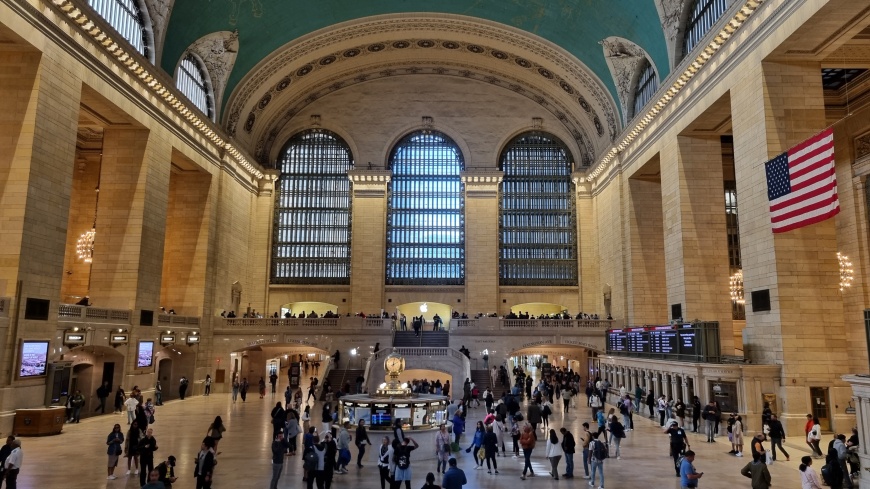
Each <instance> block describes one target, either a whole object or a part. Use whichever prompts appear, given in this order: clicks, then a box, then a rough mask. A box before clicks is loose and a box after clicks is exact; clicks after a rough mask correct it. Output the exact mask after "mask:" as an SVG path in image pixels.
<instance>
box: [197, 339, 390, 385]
mask: <svg viewBox="0 0 870 489" xmlns="http://www.w3.org/2000/svg"><path fill="white" fill-rule="evenodd" d="M324 346H325V345H324ZM371 346H372V347H373V346H374V345H371ZM329 355H330V352H329V351H327V350H326V349H325V348H320V347H319V346H314V345H306V344H299V343H264V344H259V345H251V346H248V347H245V348H240V349H238V350H236V351H233V352H231V353H230V365H229V366H228V368H229V369H230V375H229V378H228V380H227V383H232V380H233V379H236V378H238V379H239V380H242V379H247V380H248V383H249V384H250V385H251V386H252V388H253V389H254V390H256V385H257V382H259V380H260V377H263V379H264V380H265V381H266V383H267V385H268V383H269V375H270V374H271V372H272V369H274V371H275V373H276V374H277V375H278V379H277V382H276V386H277V387H276V390H277V391H278V393H281V392H283V391H284V389H285V388H286V387H287V386H288V385H290V387H291V389H292V390H295V389H297V388H299V387H302V388H303V390H304V389H305V388H307V386H308V382H309V378H310V377H314V376H316V375H319V374H322V373H323V372H324V371H325V369H326V367H327V365H328V364H329ZM294 369H295V370H294ZM213 389H214V388H213Z"/></svg>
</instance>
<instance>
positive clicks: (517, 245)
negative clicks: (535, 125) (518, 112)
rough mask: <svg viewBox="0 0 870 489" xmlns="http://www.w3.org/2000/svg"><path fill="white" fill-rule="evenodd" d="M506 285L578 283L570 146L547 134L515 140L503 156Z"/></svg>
mask: <svg viewBox="0 0 870 489" xmlns="http://www.w3.org/2000/svg"><path fill="white" fill-rule="evenodd" d="M500 166H501V170H502V171H503V172H504V180H503V183H502V188H501V209H500V216H499V240H500V250H501V252H500V255H499V279H500V283H501V285H577V232H576V229H577V228H576V222H577V218H576V209H575V206H574V195H573V192H574V184H573V182H572V181H571V162H570V160H569V157H568V150H567V149H566V148H565V146H564V145H563V144H562V142H561V141H559V140H558V139H556V138H555V137H554V136H552V135H549V134H545V133H538V132H535V133H527V134H523V135H521V136H519V137H517V138H516V139H514V140H513V141H512V142H511V143H510V144H508V146H507V148H506V149H505V150H504V152H503V153H502V156H501V160H500Z"/></svg>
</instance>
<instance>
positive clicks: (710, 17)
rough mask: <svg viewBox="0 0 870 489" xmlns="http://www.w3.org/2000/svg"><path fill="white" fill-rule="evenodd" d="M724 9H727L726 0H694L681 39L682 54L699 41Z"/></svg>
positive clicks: (714, 23) (690, 49) (686, 52)
mask: <svg viewBox="0 0 870 489" xmlns="http://www.w3.org/2000/svg"><path fill="white" fill-rule="evenodd" d="M726 10H728V0H695V2H694V4H693V5H692V10H691V13H690V14H689V20H688V22H686V31H685V32H686V36H685V38H684V39H683V54H684V55H685V54H688V53H690V52H691V51H692V49H694V48H695V46H697V45H698V43H699V42H701V39H703V38H704V36H706V35H707V32H709V31H710V29H712V28H713V26H714V25H716V22H717V21H718V20H719V17H722V14H724V13H725V11H726Z"/></svg>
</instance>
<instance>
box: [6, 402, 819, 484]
mask: <svg viewBox="0 0 870 489" xmlns="http://www.w3.org/2000/svg"><path fill="white" fill-rule="evenodd" d="M277 400H279V397H277V396H276V397H271V396H270V395H267V396H266V398H265V399H259V398H258V396H257V395H253V396H249V397H248V401H247V402H246V403H244V404H243V403H242V402H241V400H239V402H237V403H235V404H233V403H232V400H231V398H230V396H229V395H228V394H213V395H211V396H209V397H201V396H197V397H189V398H187V399H186V400H184V401H172V402H168V403H166V404H165V405H164V406H162V407H160V408H159V410H158V411H157V415H156V420H157V422H156V424H154V425H153V428H154V433H155V437H156V438H157V440H158V445H159V447H160V448H159V450H158V452H157V453H156V454H155V455H156V456H155V458H156V459H157V460H164V459H165V458H166V457H168V456H169V455H175V456H176V457H177V458H178V465H177V467H176V469H177V470H176V473H177V475H179V476H180V479H179V481H178V483H176V484H175V485H174V487H176V488H181V489H184V488H192V487H195V480H194V478H193V476H192V474H193V467H194V463H193V460H194V456H195V454H196V452H197V451H198V450H199V445H200V442H201V441H202V438H203V436H205V433H206V429H207V428H208V425H209V424H210V422H211V421H212V420H213V419H214V417H215V416H216V415H220V416H222V417H223V419H224V422H225V424H226V426H227V432H226V434H225V435H224V439H223V441H222V442H221V444H220V451H221V452H222V453H221V455H220V457H219V462H220V463H219V464H218V467H217V470H216V475H215V482H214V486H213V487H215V488H217V489H221V488H242V487H246V488H267V487H268V486H269V480H270V478H271V470H272V469H271V461H270V448H269V444H270V435H271V427H270V425H269V412H270V410H271V409H272V407H274V406H275V402H276V401H277ZM281 400H283V399H281ZM319 411H320V409H319V406H318V407H316V408H315V409H313V410H312V412H315V413H319ZM483 411H484V410H483V409H472V411H471V413H470V415H469V422H471V420H473V419H478V418H480V417H482V415H483ZM589 417H590V412H589V410H588V409H587V408H585V407H584V408H583V409H573V410H572V412H570V413H569V414H567V415H563V414H562V413H557V414H555V415H554V416H552V417H551V420H550V426H551V428H555V429H557V430H558V429H559V428H560V427H562V426H567V427H568V429H569V430H571V431H572V432H573V433H574V434H575V435H576V434H577V433H578V432H579V431H580V425H581V423H582V422H583V421H589V420H588V419H587V418H589ZM114 423H121V424H122V426H123V427H124V431H125V432H126V429H127V428H126V416H122V415H120V414H118V415H104V416H97V417H93V418H89V419H86V420H84V421H82V422H81V423H80V424H71V425H66V427H65V428H64V431H63V433H62V434H61V435H58V436H50V437H40V438H23V439H22V441H23V450H24V465H23V468H22V471H21V474H20V476H19V479H18V480H19V487H20V488H27V489H30V488H33V489H36V488H40V489H42V488H64V489H76V488H82V489H84V488H87V489H95V488H127V489H129V488H134V487H136V488H138V487H139V485H138V482H139V479H138V477H134V476H132V475H131V476H129V477H125V476H124V472H125V471H126V467H122V466H121V465H120V463H119V467H118V469H117V470H116V475H118V476H119V478H118V479H117V480H114V481H108V480H106V468H105V465H106V455H105V453H106V445H105V440H106V436H107V435H108V433H109V432H110V431H111V429H112V425H113V424H114ZM300 439H301V437H300ZM374 439H375V438H373V440H374ZM827 442H828V437H827V436H826V437H825V440H824V444H827ZM690 443H691V446H692V449H693V450H694V451H695V452H696V454H697V455H696V459H695V466H696V468H697V470H698V471H702V472H704V473H705V475H704V477H703V478H702V479H701V484H700V487H701V488H703V489H725V488H728V489H731V488H735V487H750V484H749V480H748V479H746V478H744V477H742V476H741V475H740V469H741V468H742V467H743V466H744V465H745V464H746V463H747V462H748V460H747V459H746V458H736V457H734V456H731V455H728V453H727V452H728V450H730V446H729V444H728V442H727V438H725V437H723V438H722V439H721V440H720V441H719V442H718V443H706V438H705V437H703V436H702V435H695V434H690ZM543 447H544V444H543V440H542V442H541V443H540V444H539V446H538V448H537V449H536V450H535V453H534V455H533V462H534V467H535V472H536V473H538V474H540V475H539V476H538V477H534V478H529V479H528V480H526V481H521V480H520V477H519V476H520V472H521V470H522V458H520V459H513V458H511V457H510V456H508V457H507V458H499V459H498V460H499V471H500V475H488V474H487V473H486V471H485V470H474V462H473V460H472V459H471V456H470V455H466V454H465V453H464V451H463V452H462V456H461V457H460V461H459V465H460V468H463V469H465V471H466V475H467V477H468V480H469V484H468V485H467V486H466V488H468V489H475V488H501V487H505V485H506V484H511V485H512V486H513V487H518V486H535V487H559V486H562V487H588V486H587V485H586V481H585V480H583V479H581V478H579V477H577V478H575V479H573V480H564V479H562V480H560V481H555V480H552V479H551V478H550V477H549V476H548V475H547V474H548V472H549V463H548V462H547V460H546V459H545V458H544V448H543ZM787 449H788V450H789V451H790V453H791V462H784V461H780V462H777V463H775V464H774V465H772V466H771V468H770V471H771V475H772V477H773V483H774V486H775V487H783V488H796V487H800V482H799V478H798V468H797V467H798V464H799V460H800V457H801V456H802V455H807V454H809V451H808V450H806V449H803V448H802V447H800V446H797V445H796V444H794V445H791V444H790V445H787ZM355 450H356V449H355V448H354V449H353V452H354V459H355V457H356V452H355ZM508 450H509V451H510V442H508ZM371 452H372V450H369V453H367V455H371ZM367 458H368V462H366V463H364V464H365V467H364V468H363V469H357V468H356V467H355V466H352V468H351V469H350V473H349V474H347V475H336V476H335V478H334V481H333V487H338V488H341V487H347V488H354V489H356V488H371V489H376V488H379V487H380V485H379V482H378V476H377V468H376V467H375V463H374V462H373V460H374V459H373V458H369V457H367ZM124 461H125V460H123V459H122V462H124ZM577 462H578V463H577V466H578V468H579V470H577V471H576V472H575V475H576V474H579V475H582V473H583V465H582V462H581V461H580V457H579V456H578V457H577ZM285 464H286V465H285V469H284V473H283V475H282V478H281V482H280V484H279V487H282V488H291V487H292V488H299V487H304V486H302V484H301V477H302V476H301V474H302V460H301V457H299V456H297V457H287V458H286V462H285ZM820 465H821V464H819V463H818V462H816V468H817V469H818V468H819V466H820ZM412 467H413V469H414V482H413V484H412V487H413V488H417V487H421V486H422V485H423V483H424V478H425V475H426V473H427V472H428V471H430V470H432V471H434V468H435V467H434V461H418V462H417V463H414V461H413V457H412ZM561 468H562V469H563V470H560V472H564V460H563V461H562V464H561ZM605 475H606V487H608V488H639V487H644V486H645V487H649V488H650V489H653V488H655V489H658V488H679V479H678V478H676V477H674V472H673V468H672V462H671V459H670V458H669V457H668V454H667V438H666V436H665V435H663V434H662V432H661V430H660V429H659V427H658V423H654V422H653V421H652V420H650V419H647V418H643V417H640V416H636V417H635V430H634V431H631V432H628V437H627V438H626V439H624V440H623V442H622V459H621V460H616V459H615V458H611V459H609V460H607V462H606V464H605ZM439 483H440V480H439Z"/></svg>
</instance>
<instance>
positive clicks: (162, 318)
mask: <svg viewBox="0 0 870 489" xmlns="http://www.w3.org/2000/svg"><path fill="white" fill-rule="evenodd" d="M199 320H200V318H199V316H179V315H177V314H158V315H157V325H158V326H199Z"/></svg>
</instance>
